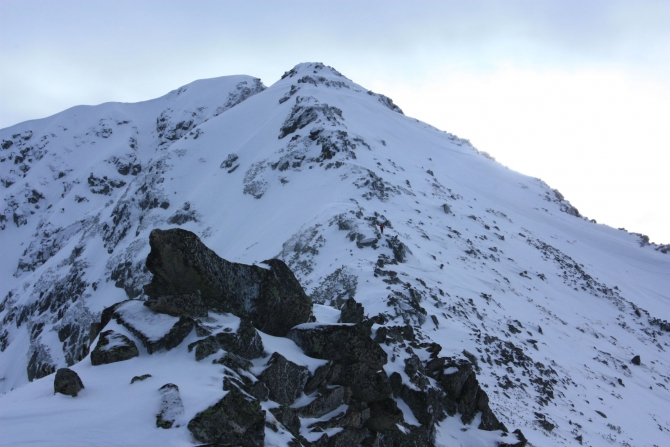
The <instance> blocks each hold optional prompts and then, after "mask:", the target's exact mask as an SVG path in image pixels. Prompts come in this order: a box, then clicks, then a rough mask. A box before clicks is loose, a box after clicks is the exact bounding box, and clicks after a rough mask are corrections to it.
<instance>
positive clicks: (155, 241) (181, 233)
mask: <svg viewBox="0 0 670 447" xmlns="http://www.w3.org/2000/svg"><path fill="white" fill-rule="evenodd" d="M149 243H150V245H151V253H149V256H148V258H147V268H148V269H149V271H151V272H152V273H153V274H154V276H153V279H152V281H151V283H150V284H148V285H146V286H145V287H144V290H145V293H146V294H147V295H148V296H149V298H150V301H154V302H156V301H160V302H161V303H165V304H162V306H165V307H169V305H168V304H167V303H168V302H169V301H170V299H169V298H167V297H168V296H183V295H187V294H195V293H197V292H200V296H201V299H202V303H203V305H204V306H205V307H206V308H207V309H211V310H214V311H218V312H229V313H233V314H235V315H237V316H239V317H244V318H249V319H251V321H252V322H253V325H254V326H255V327H257V328H258V329H259V330H261V331H263V332H265V333H268V334H271V335H277V336H284V335H286V333H287V332H288V331H289V329H291V328H292V327H293V326H295V325H297V324H300V323H304V322H306V321H307V320H308V319H309V316H310V313H311V308H312V303H311V300H310V299H309V297H308V296H307V295H306V294H305V292H304V290H303V289H302V286H301V285H300V283H299V282H298V280H297V279H296V278H295V276H294V275H293V272H291V270H290V269H289V268H288V267H287V266H286V264H284V262H282V261H280V260H278V259H270V260H268V261H264V263H265V264H267V265H268V266H269V267H270V269H268V270H266V269H264V268H261V267H258V266H253V265H244V264H236V263H232V262H228V261H226V260H225V259H222V258H220V257H219V256H217V255H216V253H214V252H213V251H212V250H210V249H209V248H207V247H206V246H205V245H204V244H203V243H202V242H201V241H200V239H199V238H198V237H197V236H196V235H195V234H193V233H191V232H189V231H186V230H182V229H178V228H176V229H171V230H153V231H152V232H151V235H150V237H149ZM179 300H181V298H179ZM174 308H177V309H179V311H182V310H183V311H184V312H188V311H189V308H188V307H186V306H183V305H181V304H177V305H175V306H174ZM196 308H197V309H200V306H199V305H198V306H196ZM193 316H196V315H193Z"/></svg>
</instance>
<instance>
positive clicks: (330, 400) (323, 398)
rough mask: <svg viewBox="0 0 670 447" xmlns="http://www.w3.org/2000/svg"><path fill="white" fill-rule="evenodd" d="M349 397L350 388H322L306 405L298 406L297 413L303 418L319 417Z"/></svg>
mask: <svg viewBox="0 0 670 447" xmlns="http://www.w3.org/2000/svg"><path fill="white" fill-rule="evenodd" d="M350 398H351V390H350V389H349V388H347V387H343V386H336V387H333V388H324V389H323V390H321V393H320V395H319V397H317V398H316V399H314V400H313V401H312V402H310V403H309V404H308V405H305V406H304V407H300V408H298V409H297V410H298V414H299V415H300V416H301V417H304V418H319V417H321V416H323V415H324V414H328V413H330V412H331V411H333V410H335V409H337V408H338V407H339V406H340V405H343V404H345V403H348V402H349V399H350Z"/></svg>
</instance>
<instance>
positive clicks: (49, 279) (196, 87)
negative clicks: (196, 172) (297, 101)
mask: <svg viewBox="0 0 670 447" xmlns="http://www.w3.org/2000/svg"><path fill="white" fill-rule="evenodd" d="M264 89H265V87H264V86H263V84H262V83H261V82H260V80H259V79H256V78H251V77H249V76H230V77H223V78H216V79H209V80H201V81H196V82H193V83H191V84H189V85H186V86H183V87H181V88H179V89H178V90H175V91H172V92H170V93H168V94H167V95H165V96H164V97H162V98H158V99H155V100H152V101H146V102H142V103H138V104H121V103H107V104H102V105H99V106H95V107H90V106H79V107H74V108H72V109H69V110H66V111H64V112H62V113H59V114H57V115H54V116H52V117H49V118H45V119H41V120H36V121H30V122H26V123H21V124H18V125H16V126H13V127H10V128H7V129H3V130H2V131H0V139H1V140H2V151H1V152H0V163H1V164H0V166H2V171H1V174H0V178H1V179H2V185H3V186H4V188H3V190H2V194H3V201H2V203H1V204H0V210H1V211H0V229H1V236H0V237H2V246H3V252H4V254H5V256H4V260H3V262H2V263H0V275H1V277H2V278H3V280H2V282H1V284H0V289H2V290H1V291H0V293H1V294H2V297H3V301H2V304H1V306H2V309H3V320H2V323H1V324H2V329H0V340H2V342H1V345H0V347H1V348H2V351H3V356H4V357H3V362H2V364H3V366H2V367H1V368H2V372H0V377H3V378H4V380H2V381H1V382H0V387H2V390H3V391H5V390H8V389H11V388H14V387H16V386H19V385H20V384H22V383H25V382H26V381H27V380H32V379H33V378H36V377H42V376H43V375H45V374H47V373H48V372H50V371H51V370H52V369H53V368H54V367H55V366H56V365H60V364H68V365H71V364H73V363H74V362H76V361H77V360H78V359H79V358H80V357H81V356H83V355H84V352H85V350H86V346H87V345H88V344H89V343H90V342H91V341H92V340H88V338H89V337H88V335H89V334H88V326H89V324H90V323H91V322H92V321H93V320H94V319H97V314H98V313H99V312H100V310H102V308H103V306H105V305H109V304H110V303H111V302H113V301H114V300H115V299H116V298H118V297H119V295H118V294H116V293H113V292H112V293H111V295H110V296H107V295H108V294H107V292H105V291H104V289H105V283H107V282H109V281H113V283H116V284H118V285H119V286H123V284H124V283H123V278H124V274H125V270H124V268H126V269H127V268H129V267H130V264H135V265H136V266H139V265H140V264H141V263H142V262H143V261H142V260H141V259H139V258H137V259H134V258H133V259H126V258H122V259H120V260H119V261H118V262H116V263H115V264H113V265H112V264H109V261H110V258H111V254H112V253H113V248H114V246H115V245H116V244H117V243H118V241H119V240H120V239H123V238H124V237H125V236H126V233H127V232H128V231H129V229H130V226H131V225H133V226H136V225H138V224H139V223H141V222H142V220H143V218H144V216H145V215H146V214H147V213H150V212H151V210H152V209H154V208H160V209H162V208H168V207H169V205H170V201H169V198H168V197H167V196H166V195H165V194H162V193H161V192H160V188H159V186H158V185H159V184H160V182H161V180H160V174H159V173H158V170H159V169H160V166H161V164H162V162H161V161H160V160H161V158H163V154H164V152H165V151H167V149H168V148H169V147H170V146H171V145H172V144H173V143H174V142H175V141H177V140H179V139H181V138H184V139H186V138H188V139H197V138H198V137H199V132H200V131H199V129H198V126H199V125H201V124H202V123H204V122H206V121H207V120H209V119H211V118H213V117H216V116H218V115H220V114H221V113H224V112H225V111H226V110H228V109H230V108H232V107H234V106H235V105H237V104H239V103H240V102H242V101H244V100H245V99H247V98H248V97H250V96H252V95H254V94H257V93H259V92H261V91H263V90H264ZM161 207H162V208H161ZM121 210H123V213H122V212H121ZM124 213H125V214H124ZM122 216H125V220H124V219H122ZM131 221H132V224H131ZM138 242H139V240H138ZM145 245H146V238H145V241H143V242H139V243H138V244H135V245H134V249H135V250H139V249H140V246H141V247H144V246H145ZM126 262H130V264H128V265H127V266H126V264H125V263H126ZM137 273H138V276H139V277H137V278H136V282H135V283H133V284H132V285H128V286H127V287H126V292H127V295H128V296H131V297H134V296H137V295H138V294H140V293H141V286H142V281H144V280H145V279H147V274H146V271H145V270H144V269H143V268H138V269H137ZM119 280H120V281H121V282H119ZM98 286H100V287H101V288H102V290H99V289H98ZM98 290H99V293H97V291H98ZM121 296H123V294H122V295H121ZM26 353H27V357H26ZM5 358H6V359H8V360H6V361H5V360H4V359H5ZM9 359H11V360H9Z"/></svg>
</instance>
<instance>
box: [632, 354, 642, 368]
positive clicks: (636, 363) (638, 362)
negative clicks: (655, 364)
mask: <svg viewBox="0 0 670 447" xmlns="http://www.w3.org/2000/svg"><path fill="white" fill-rule="evenodd" d="M630 362H631V363H632V364H633V365H637V366H640V364H641V363H642V361H641V359H640V356H639V355H636V356H635V357H633V359H632V360H631V361H630Z"/></svg>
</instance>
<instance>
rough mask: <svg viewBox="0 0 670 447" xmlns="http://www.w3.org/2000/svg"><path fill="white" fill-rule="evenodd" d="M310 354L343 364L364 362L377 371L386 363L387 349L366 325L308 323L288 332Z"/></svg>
mask: <svg viewBox="0 0 670 447" xmlns="http://www.w3.org/2000/svg"><path fill="white" fill-rule="evenodd" d="M286 336H287V337H288V338H290V339H291V340H293V341H294V342H295V343H296V344H297V345H298V346H299V347H300V348H301V349H302V350H303V351H304V352H305V354H307V355H308V356H310V357H315V358H318V359H325V360H335V361H337V362H340V363H342V364H345V365H347V364H352V363H356V362H364V363H366V364H368V365H369V367H370V368H371V369H373V370H375V371H377V370H380V369H382V367H383V366H384V365H385V364H386V361H387V356H386V352H385V351H384V350H383V349H382V348H381V347H380V346H379V345H378V344H377V343H375V342H374V341H373V340H372V339H371V338H370V328H369V327H368V326H366V325H364V324H359V325H345V324H333V325H328V324H319V323H307V324H302V325H300V326H297V327H294V328H293V329H291V331H290V332H289V333H288V334H287V335H286Z"/></svg>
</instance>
